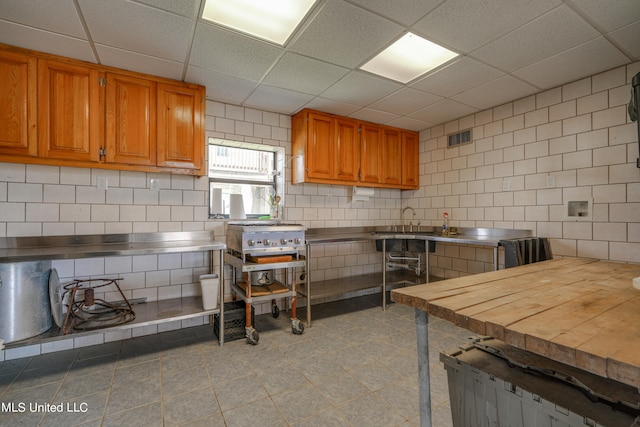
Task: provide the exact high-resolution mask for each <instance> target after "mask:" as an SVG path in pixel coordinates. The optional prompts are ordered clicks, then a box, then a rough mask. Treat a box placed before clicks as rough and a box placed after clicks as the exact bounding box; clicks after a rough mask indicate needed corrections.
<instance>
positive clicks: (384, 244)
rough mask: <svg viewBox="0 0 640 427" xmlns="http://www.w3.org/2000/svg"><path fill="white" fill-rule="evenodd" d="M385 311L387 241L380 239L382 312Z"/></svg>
mask: <svg viewBox="0 0 640 427" xmlns="http://www.w3.org/2000/svg"><path fill="white" fill-rule="evenodd" d="M386 309H387V239H382V310H386Z"/></svg>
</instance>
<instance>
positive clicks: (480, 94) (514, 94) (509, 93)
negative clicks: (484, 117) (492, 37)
mask: <svg viewBox="0 0 640 427" xmlns="http://www.w3.org/2000/svg"><path fill="white" fill-rule="evenodd" d="M536 92H540V89H538V88H536V87H534V86H532V85H530V84H527V83H525V82H523V81H521V80H518V79H516V78H515V77H512V76H502V77H499V78H497V79H495V80H492V81H490V82H488V83H485V84H483V85H480V86H476V87H474V88H472V89H469V90H466V91H464V92H462V93H459V94H458V95H455V96H453V97H452V99H454V100H456V101H458V102H461V103H463V104H466V105H471V106H473V107H475V108H478V109H480V110H484V109H486V108H491V107H494V106H496V105H500V104H504V103H506V102H509V101H513V100H516V99H520V98H523V97H525V96H528V95H532V94H534V93H536Z"/></svg>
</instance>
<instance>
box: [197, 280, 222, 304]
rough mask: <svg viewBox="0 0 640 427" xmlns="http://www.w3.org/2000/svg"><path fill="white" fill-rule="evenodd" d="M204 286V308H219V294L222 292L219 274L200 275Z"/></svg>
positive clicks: (201, 285) (202, 286) (201, 283)
mask: <svg viewBox="0 0 640 427" xmlns="http://www.w3.org/2000/svg"><path fill="white" fill-rule="evenodd" d="M200 287H201V288H202V309H203V310H213V309H214V308H218V294H219V293H220V279H218V275H217V274H203V275H201V276H200Z"/></svg>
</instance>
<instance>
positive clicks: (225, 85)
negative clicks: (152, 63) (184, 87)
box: [186, 66, 258, 105]
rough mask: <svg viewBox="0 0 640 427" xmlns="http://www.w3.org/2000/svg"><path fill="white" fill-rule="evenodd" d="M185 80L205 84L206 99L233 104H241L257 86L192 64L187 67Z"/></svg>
mask: <svg viewBox="0 0 640 427" xmlns="http://www.w3.org/2000/svg"><path fill="white" fill-rule="evenodd" d="M186 80H187V81H189V82H193V83H197V84H201V85H204V86H206V87H207V99H214V100H216V101H220V102H227V103H230V104H235V105H241V104H242V103H243V102H244V100H245V99H247V97H249V95H250V94H251V93H252V92H253V91H254V90H255V89H256V87H257V86H258V84H257V83H255V82H252V81H249V80H245V79H241V78H239V77H235V76H229V75H226V74H222V73H216V72H215V71H210V70H207V69H205V68H200V67H194V66H190V67H189V68H188V69H187V75H186Z"/></svg>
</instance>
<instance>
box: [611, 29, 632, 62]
mask: <svg viewBox="0 0 640 427" xmlns="http://www.w3.org/2000/svg"><path fill="white" fill-rule="evenodd" d="M609 36H611V38H612V39H613V41H614V42H615V43H617V44H618V46H620V47H621V48H622V49H624V50H625V51H626V52H627V53H629V54H631V55H633V57H634V60H636V61H637V60H638V59H640V42H639V40H640V21H636V22H634V23H633V24H629V25H627V26H626V27H622V28H620V29H619V30H616V31H613V32H611V33H609Z"/></svg>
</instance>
